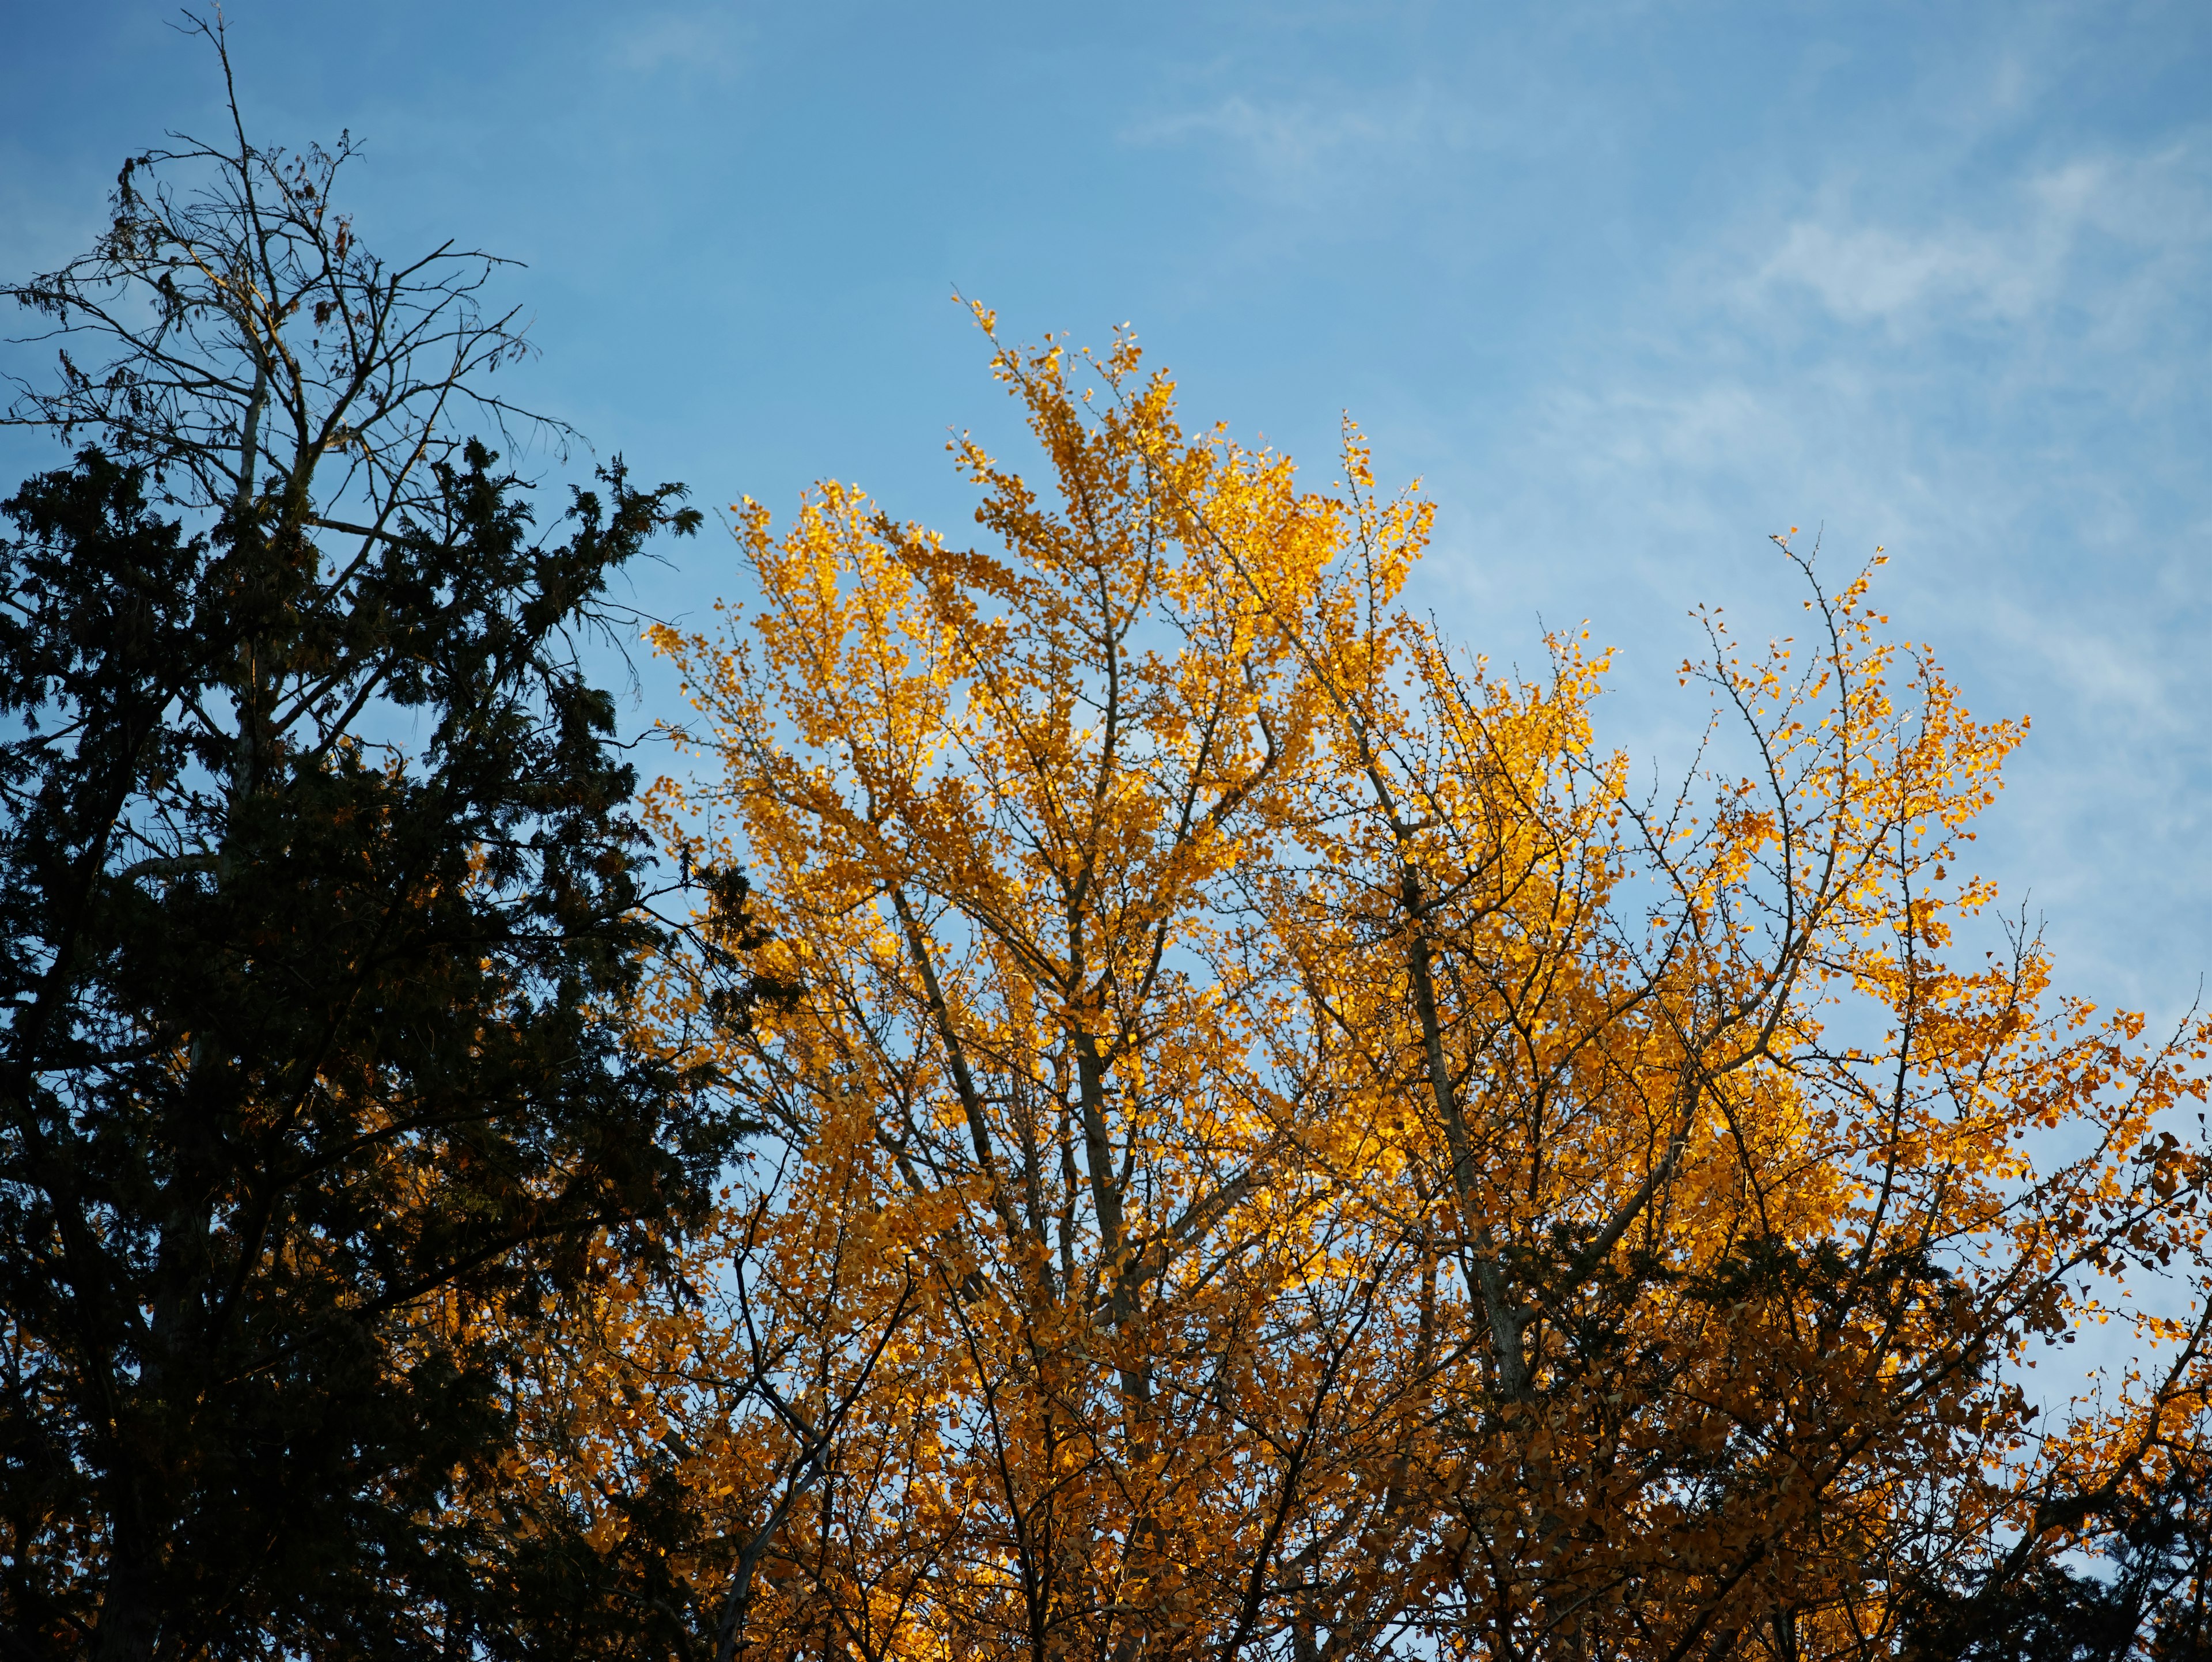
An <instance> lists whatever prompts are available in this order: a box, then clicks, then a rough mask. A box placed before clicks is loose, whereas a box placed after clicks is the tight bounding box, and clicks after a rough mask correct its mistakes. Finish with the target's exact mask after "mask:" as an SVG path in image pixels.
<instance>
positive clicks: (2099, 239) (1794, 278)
mask: <svg viewBox="0 0 2212 1662" xmlns="http://www.w3.org/2000/svg"><path fill="white" fill-rule="evenodd" d="M2207 151H2208V146H2207V144H2206V143H2205V142H2204V140H2203V137H2202V136H2201V135H2192V136H2191V137H2187V138H2185V139H2184V140H2182V141H2179V142H2176V143H2169V144H2167V145H2166V146H2164V147H2162V148H2161V149H2159V150H2157V151H2155V152H2153V153H2150V154H2147V155H2133V156H2129V155H2109V154H2108V155H2093V156H2080V157H2076V158H2074V159H2072V160H2069V161H2064V162H2062V163H2059V164H2057V165H2056V166H2051V167H2044V168H2041V169H2039V170H2036V171H2033V172H2029V173H2025V174H2021V175H2020V176H2018V177H2016V178H2015V179H2014V180H2012V181H2010V182H2009V183H2008V185H2007V186H2004V187H2003V188H2002V189H2001V190H2000V191H1998V192H1994V193H1991V195H1990V197H1989V198H1984V203H1983V204H1981V206H1982V211H1981V213H1980V214H1978V216H1975V217H1973V218H1971V219H1970V218H1966V217H1963V216H1947V217H1945V218H1944V219H1942V220H1941V221H1939V222H1936V223H1933V224H1920V225H1916V224H1913V223H1912V222H1911V221H1910V219H1909V218H1907V217H1906V216H1891V217H1888V218H1882V217H1878V216H1867V215H1863V214H1861V213H1859V212H1858V211H1857V210H1856V208H1855V206H1854V204H1853V201H1852V198H1853V196H1854V194H1855V192H1852V191H1851V190H1850V189H1849V188H1844V187H1832V188H1830V189H1829V190H1828V191H1826V192H1824V193H1823V194H1822V197H1821V198H1820V200H1819V201H1818V202H1816V204H1814V207H1813V209H1812V210H1811V211H1809V212H1808V213H1805V214H1802V215H1801V216H1797V217H1795V218H1793V219H1791V220H1790V221H1789V222H1787V223H1786V224H1784V226H1782V227H1781V228H1780V229H1779V231H1778V233H1775V234H1771V236H1770V238H1769V239H1768V240H1766V243H1765V246H1767V247H1771V249H1772V252H1771V253H1770V254H1768V255H1767V257H1766V258H1765V260H1764V261H1762V262H1760V263H1759V264H1758V265H1757V267H1756V270H1755V273H1754V275H1753V278H1752V280H1751V281H1750V283H1748V284H1747V285H1746V286H1745V287H1744V288H1742V289H1740V290H1739V291H1738V294H1739V298H1740V299H1741V300H1742V301H1747V302H1749V303H1750V304H1752V305H1753V306H1760V305H1765V306H1780V305H1786V304H1788V303H1789V301H1790V298H1791V297H1792V296H1793V295H1809V296H1810V297H1811V298H1812V299H1813V300H1814V301H1817V302H1818V303H1819V305H1820V307H1822V308H1823V309H1825V310H1826V312H1827V313H1828V314H1830V315H1831V316H1832V317H1834V318H1836V319H1837V320H1839V321H1842V322H1844V323H1847V324H1857V325H1863V324H1869V323H1877V322H1878V323H1881V324H1883V325H1885V326H1887V327H1888V328H1890V329H1891V330H1892V331H1893V332H1915V331H1919V330H1923V329H1927V328H1929V327H1941V326H1946V325H1949V324H1956V323H1960V322H1982V321H1996V322H2001V323H2009V324H2020V323H2025V322H2028V321H2030V320H2035V319H2038V318H2039V317H2041V316H2044V315H2045V314H2049V313H2050V312H2051V310H2052V309H2053V308H2054V307H2058V306H2060V305H2063V304H2066V303H2069V302H2070V303H2074V304H2076V305H2080V304H2082V303H2083V302H2087V314H2088V316H2089V317H2090V318H2091V320H2092V325H2093V326H2096V325H2097V324H2100V323H2102V322H2106V321H2113V322H2118V323H2121V324H2123V325H2125V324H2127V323H2128V322H2129V321H2130V320H2131V319H2135V320H2139V318H2140V314H2141V313H2142V310H2143V309H2144V306H2145V304H2146V303H2148V305H2149V306H2150V307H2152V308H2154V309H2157V308H2160V307H2165V306H2167V305H2170V304H2171V302H2172V301H2173V300H2174V299H2176V298H2178V293H2177V289H2178V285H2180V284H2182V283H2187V282H2191V281H2194V280H2196V279H2197V278H2198V277H2201V267H2202V265H2203V253H2204V251H2205V249H2206V247H2207V245H2208V243H2212V167H2208V165H2207V163H2208V157H2207ZM2146 277H2148V278H2150V279H2153V280H2154V283H2155V292H2154V293H2150V294H2142V293H2130V284H2131V283H2133V284H2134V285H2136V286H2137V287H2139V286H2140V283H2141V282H2142V279H2144V278H2146Z"/></svg>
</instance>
